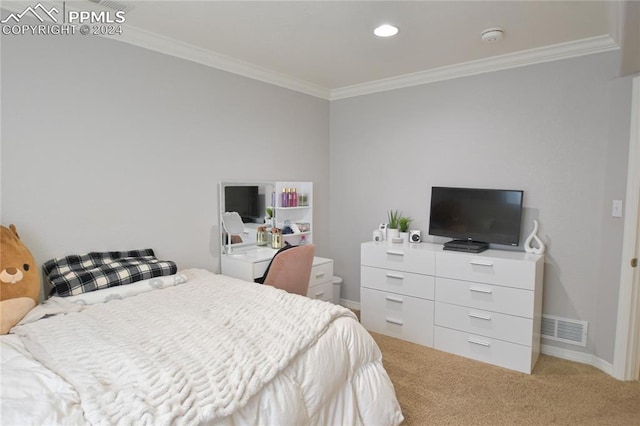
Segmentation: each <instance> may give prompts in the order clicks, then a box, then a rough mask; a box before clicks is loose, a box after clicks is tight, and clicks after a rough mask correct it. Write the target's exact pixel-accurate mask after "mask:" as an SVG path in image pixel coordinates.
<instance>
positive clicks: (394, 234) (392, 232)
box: [387, 228, 400, 243]
mask: <svg viewBox="0 0 640 426" xmlns="http://www.w3.org/2000/svg"><path fill="white" fill-rule="evenodd" d="M399 237H400V231H399V230H398V229H397V228H395V229H392V228H389V229H387V241H389V242H390V243H391V242H393V239H394V238H399Z"/></svg>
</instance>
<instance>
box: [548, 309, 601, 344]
mask: <svg viewBox="0 0 640 426" xmlns="http://www.w3.org/2000/svg"><path fill="white" fill-rule="evenodd" d="M588 325H589V323H588V322H587V321H578V320H572V319H568V318H561V317H554V316H552V315H543V316H542V326H541V331H540V334H542V337H544V338H545V339H549V340H555V341H558V342H565V343H571V344H572V345H578V346H587V328H588Z"/></svg>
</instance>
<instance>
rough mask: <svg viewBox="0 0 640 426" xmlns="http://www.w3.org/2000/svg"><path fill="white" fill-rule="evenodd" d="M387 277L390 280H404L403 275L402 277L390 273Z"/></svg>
mask: <svg viewBox="0 0 640 426" xmlns="http://www.w3.org/2000/svg"><path fill="white" fill-rule="evenodd" d="M387 277H388V278H395V279H397V280H403V279H404V277H403V276H402V275H400V274H392V273H390V272H389V273H388V274H387Z"/></svg>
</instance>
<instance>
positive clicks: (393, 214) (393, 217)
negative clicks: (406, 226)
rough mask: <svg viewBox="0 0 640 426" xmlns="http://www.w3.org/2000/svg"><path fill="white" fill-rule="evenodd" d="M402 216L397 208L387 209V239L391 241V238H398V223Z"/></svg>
mask: <svg viewBox="0 0 640 426" xmlns="http://www.w3.org/2000/svg"><path fill="white" fill-rule="evenodd" d="M401 216H402V213H400V212H399V211H398V210H389V212H388V213H387V217H388V219H389V224H388V229H387V240H389V241H391V239H392V238H398V236H399V235H400V230H399V227H400V223H399V219H400V217H401Z"/></svg>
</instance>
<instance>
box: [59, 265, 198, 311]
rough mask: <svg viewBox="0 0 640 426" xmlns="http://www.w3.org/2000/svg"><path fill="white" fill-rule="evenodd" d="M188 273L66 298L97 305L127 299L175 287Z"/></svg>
mask: <svg viewBox="0 0 640 426" xmlns="http://www.w3.org/2000/svg"><path fill="white" fill-rule="evenodd" d="M187 280H188V278H187V275H186V274H183V273H178V274H174V275H163V276H160V277H155V278H149V279H146V280H142V281H138V282H135V283H132V284H127V285H119V286H115V287H109V288H105V289H102V290H96V291H91V292H89V293H83V294H78V295H76V296H66V297H64V300H66V301H68V302H72V303H77V304H80V305H95V304H96V303H106V302H108V301H110V300H115V299H125V298H127V297H131V296H135V295H136V294H140V293H146V292H149V291H152V290H156V289H161V288H166V287H173V286H176V285H178V284H183V283H186V282H187Z"/></svg>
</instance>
